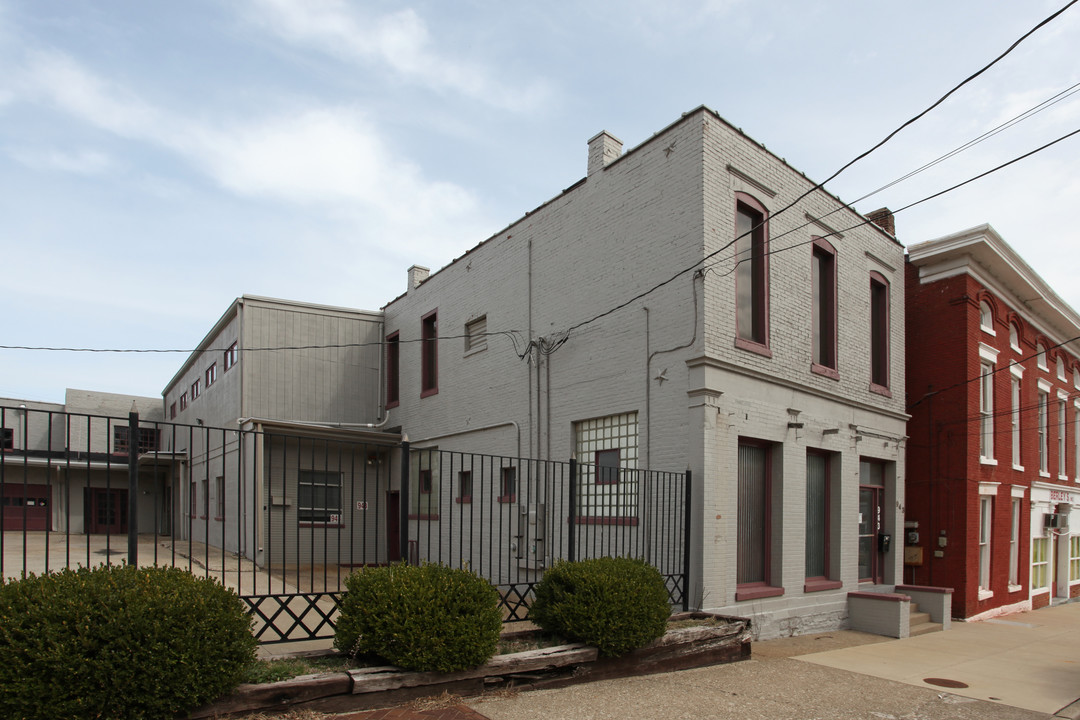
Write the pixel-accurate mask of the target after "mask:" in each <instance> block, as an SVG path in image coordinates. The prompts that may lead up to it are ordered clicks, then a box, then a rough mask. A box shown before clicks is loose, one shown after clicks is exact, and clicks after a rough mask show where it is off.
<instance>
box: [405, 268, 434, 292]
mask: <svg viewBox="0 0 1080 720" xmlns="http://www.w3.org/2000/svg"><path fill="white" fill-rule="evenodd" d="M430 274H431V270H429V269H427V268H426V267H420V266H419V265H413V266H412V267H411V268H409V287H408V288H406V290H405V292H409V291H410V290H414V289H416V288H418V287H420V283H422V282H424V281H425V280H427V279H428V275H430Z"/></svg>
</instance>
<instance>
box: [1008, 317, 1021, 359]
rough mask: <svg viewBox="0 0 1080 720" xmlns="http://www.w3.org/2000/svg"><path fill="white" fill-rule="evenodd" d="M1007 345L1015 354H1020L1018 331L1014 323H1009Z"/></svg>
mask: <svg viewBox="0 0 1080 720" xmlns="http://www.w3.org/2000/svg"><path fill="white" fill-rule="evenodd" d="M1009 345H1010V347H1012V349H1013V350H1015V351H1016V352H1020V330H1019V329H1018V328H1017V327H1016V323H1013V322H1011V323H1009Z"/></svg>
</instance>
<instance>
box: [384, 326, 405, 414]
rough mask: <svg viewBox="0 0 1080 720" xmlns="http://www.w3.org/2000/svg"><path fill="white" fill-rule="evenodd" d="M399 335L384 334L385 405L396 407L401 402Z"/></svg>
mask: <svg viewBox="0 0 1080 720" xmlns="http://www.w3.org/2000/svg"><path fill="white" fill-rule="evenodd" d="M400 338H401V335H400V333H396V332H394V333H390V334H389V335H387V336H386V407H387V408H393V407H397V406H398V403H400V402H401V375H400V372H401V343H400Z"/></svg>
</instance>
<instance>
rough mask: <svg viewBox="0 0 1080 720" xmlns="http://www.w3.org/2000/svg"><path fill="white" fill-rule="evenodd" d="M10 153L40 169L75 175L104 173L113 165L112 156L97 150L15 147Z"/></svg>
mask: <svg viewBox="0 0 1080 720" xmlns="http://www.w3.org/2000/svg"><path fill="white" fill-rule="evenodd" d="M8 154H9V155H10V156H11V157H13V158H14V159H15V160H17V161H18V162H21V163H22V164H23V165H25V166H27V167H29V168H31V169H33V170H39V171H42V170H44V171H60V172H65V173H72V174H74V175H102V174H104V173H106V172H108V171H109V170H111V169H112V167H113V161H112V158H110V157H109V156H108V155H106V154H105V153H102V152H98V151H96V150H77V151H75V152H63V151H61V150H56V149H53V150H29V149H26V148H14V149H11V150H9V151H8Z"/></svg>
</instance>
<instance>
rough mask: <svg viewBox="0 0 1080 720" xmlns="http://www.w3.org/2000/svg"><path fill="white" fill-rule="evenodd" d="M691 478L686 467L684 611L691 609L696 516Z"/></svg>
mask: <svg viewBox="0 0 1080 720" xmlns="http://www.w3.org/2000/svg"><path fill="white" fill-rule="evenodd" d="M691 478H692V473H691V472H690V468H686V482H685V486H686V488H685V493H684V496H683V505H684V507H683V512H684V513H685V521H684V527H683V597H682V609H683V612H686V611H687V610H689V609H690V523H691V521H692V520H693V517H694V510H693V497H694V495H693V493H692V492H691V491H690V481H691Z"/></svg>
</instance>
